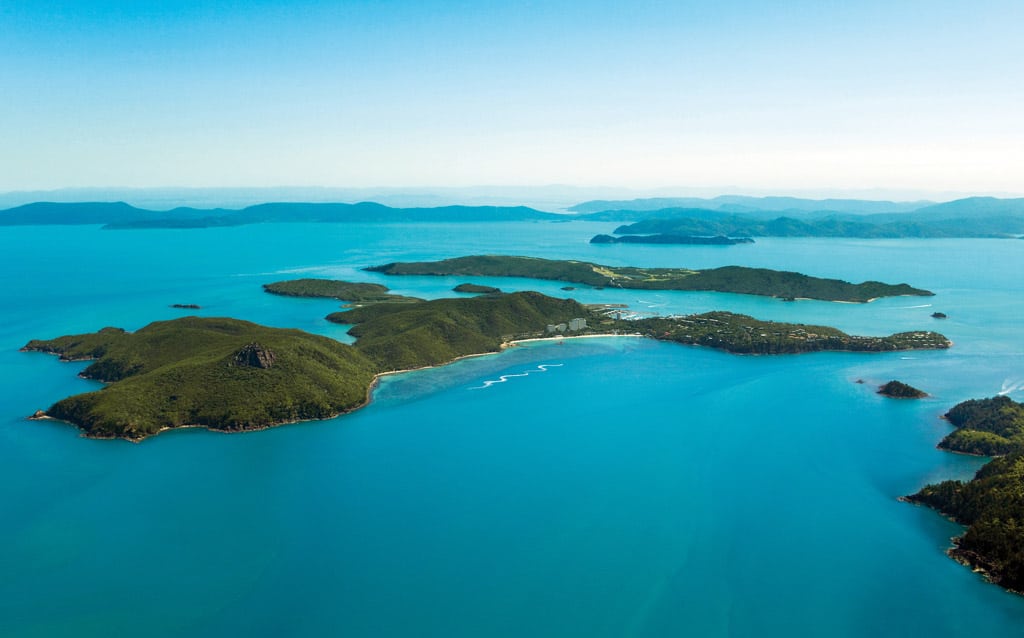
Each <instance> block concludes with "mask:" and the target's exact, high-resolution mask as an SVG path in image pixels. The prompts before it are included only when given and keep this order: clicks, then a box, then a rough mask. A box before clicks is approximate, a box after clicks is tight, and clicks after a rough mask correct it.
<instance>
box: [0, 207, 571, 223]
mask: <svg viewBox="0 0 1024 638" xmlns="http://www.w3.org/2000/svg"><path fill="white" fill-rule="evenodd" d="M564 218H565V216H564V215H555V214H552V213H542V212H540V211H538V210H535V209H533V208H527V207H525V206H441V207H437V208H391V207H389V206H384V205H382V204H376V203H373V202H363V203H359V204H303V203H272V204H258V205H256V206H248V207H246V208H243V209H241V210H228V209H224V208H210V209H203V208H175V209H172V210H169V211H153V210H147V209H145V208H136V207H134V206H130V205H128V204H125V203H124V202H112V203H101V202H94V203H88V202H87V203H54V202H37V203H34V204H25V205H24V206H17V207H15V208H10V209H8V210H5V211H0V226H24V225H87V224H102V225H103V227H104V228H107V229H130V228H208V227H218V226H242V225H245V224H260V223H272V222H276V223H289V222H307V223H308V222H328V223H339V222H458V221H466V222H481V221H543V220H549V221H550V220H560V219H564Z"/></svg>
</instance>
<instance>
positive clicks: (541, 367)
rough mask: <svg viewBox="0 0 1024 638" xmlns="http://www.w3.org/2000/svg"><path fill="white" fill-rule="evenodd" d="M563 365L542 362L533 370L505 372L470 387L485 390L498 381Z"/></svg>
mask: <svg viewBox="0 0 1024 638" xmlns="http://www.w3.org/2000/svg"><path fill="white" fill-rule="evenodd" d="M562 365H563V364H561V363H542V364H540V365H539V366H537V367H536V368H535V369H533V370H527V371H525V372H520V373H519V374H503V375H501V376H500V377H498V378H497V379H491V380H490V381H484V384H483V385H478V386H475V387H472V388H470V390H483V389H485V388H489V387H491V386H492V385H494V384H496V383H505V382H506V381H508V380H509V379H514V378H516V377H528V376H530V374H531V373H534V372H547V371H548V368H561V367H562Z"/></svg>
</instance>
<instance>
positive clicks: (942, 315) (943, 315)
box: [932, 312, 946, 319]
mask: <svg viewBox="0 0 1024 638" xmlns="http://www.w3.org/2000/svg"><path fill="white" fill-rule="evenodd" d="M932 318H933V319H945V318H946V313H944V312H933V313H932Z"/></svg>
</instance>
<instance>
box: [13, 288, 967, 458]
mask: <svg viewBox="0 0 1024 638" xmlns="http://www.w3.org/2000/svg"><path fill="white" fill-rule="evenodd" d="M850 303H855V302H850ZM621 337H628V338H633V339H653V340H654V341H662V342H668V343H679V345H683V346H690V347H699V348H709V347H710V348H711V349H713V350H721V351H722V352H725V353H726V354H731V355H741V354H750V355H752V356H760V355H761V354H762V353H740V352H733V351H730V350H728V349H725V348H716V347H714V346H709V345H707V344H698V343H692V344H687V343H681V342H674V341H671V340H668V341H666V340H664V339H658V338H656V337H652V336H649V335H645V334H642V333H639V332H630V333H588V334H578V335H560V336H552V337H529V338H526V339H511V340H509V341H504V342H502V343H500V344H499V346H498V350H494V351H490V352H474V353H470V354H465V355H460V356H458V357H455V358H453V359H450V360H448V361H445V362H442V363H438V364H434V365H427V366H421V367H418V368H407V369H402V370H386V371H383V372H377V373H375V374H374V375H373V378H372V379H371V381H370V383H369V385H368V386H367V388H366V398H365V400H364V401H363V402H362V403H360V404H358V405H356V406H354V407H351V408H349V409H346V410H342V411H339V412H337V413H336V414H333V415H330V416H325V417H311V418H300V419H291V420H288V421H280V422H277V423H271V424H267V425H260V426H253V427H245V428H239V429H226V428H218V427H211V426H209V425H203V424H182V425H176V426H164V427H161V428H159V429H158V430H157V431H156V432H154V433H152V434H147V435H146V436H143V437H140V438H132V437H127V436H98V435H93V434H90V433H89V432H88V431H87V430H85V429H84V428H82V427H81V426H79V425H78V424H77V423H74V422H71V421H65V420H63V419H59V418H57V417H53V416H50V415H49V414H47V413H45V411H44V410H39V411H37V413H35V414H33V415H31V416H29V417H26V419H27V420H44V419H46V420H53V421H60V422H63V423H68V424H69V425H72V426H74V427H76V428H78V429H79V430H80V431H81V435H82V436H83V437H84V438H90V439H103V440H110V439H123V440H125V441H130V442H132V443H140V442H142V441H144V440H146V439H148V438H150V437H153V436H157V435H159V434H161V433H163V432H167V431H170V430H181V429H192V428H196V429H204V430H208V431H210V432H220V433H224V434H238V433H242V432H258V431H261V430H269V429H271V428H276V427H279V426H282V425H290V424H293V423H301V422H303V421H327V420H330V419H335V418H337V417H339V416H343V415H345V414H350V413H352V412H355V411H356V410H360V409H362V408H364V407H366V406H368V405H369V404H370V403H372V401H373V391H374V390H375V389H376V388H377V386H378V385H379V384H380V380H381V379H382V378H384V377H387V376H390V375H396V374H403V373H406V372H417V371H420V370H429V369H432V368H440V367H442V366H446V365H449V364H452V363H455V362H456V361H460V360H462V359H469V358H472V357H483V356H488V355H495V354H501V353H502V352H504V351H505V350H507V349H509V348H514V347H516V346H518V345H519V344H524V343H544V342H553V341H558V342H563V341H565V340H566V339H607V338H621ZM950 345H952V343H951V344H950ZM21 351H23V352H42V353H44V354H50V355H54V356H57V357H58V358H59V360H60V361H62V362H70V360H68V359H64V358H63V357H61V356H60V355H59V354H58V353H56V352H50V351H46V350H41V349H28V348H22V349H21ZM812 352H818V351H809V352H806V353H785V354H810V353H812ZM836 352H842V350H836ZM849 352H854V351H849ZM763 354H782V353H763ZM95 360H96V358H95V357H92V358H82V359H75V361H95ZM78 376H80V377H81V376H82V375H81V374H79V375H78ZM82 378H84V379H89V380H93V381H97V379H90V378H89V377H82ZM100 383H109V382H105V381H100ZM38 412H43V413H44V415H39V414H38Z"/></svg>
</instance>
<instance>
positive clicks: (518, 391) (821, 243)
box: [0, 223, 1024, 636]
mask: <svg viewBox="0 0 1024 638" xmlns="http://www.w3.org/2000/svg"><path fill="white" fill-rule="evenodd" d="M607 231H608V225H606V224H584V223H564V224H552V223H519V224H501V223H498V224H416V225H359V224H351V225H342V224H338V225H330V224H323V225H316V224H291V225H287V224H284V225H262V226H250V227H240V228H226V229H204V230H151V231H117V232H114V231H102V230H100V229H98V228H95V227H20V228H18V227H15V228H5V229H4V230H3V234H2V235H0V246H2V248H3V251H4V252H3V254H4V256H5V260H4V266H3V271H2V275H3V281H4V289H3V292H4V295H3V296H4V302H3V306H2V322H0V387H2V388H3V389H2V390H0V570H2V573H3V575H4V577H3V579H0V635H4V636H63V635H76V636H91V635H96V636H99V635H103V636H106V635H110V634H145V635H151V636H177V635H190V636H214V635H223V634H225V633H240V632H245V633H248V634H251V635H255V636H275V635H299V636H303V635H308V636H318V635H323V634H337V633H343V634H345V635H349V636H409V635H417V636H479V635H488V636H522V635H536V636H564V635H590V636H625V635H628V636H664V635H678V634H689V635H702V636H726V635H728V636H782V635H786V636H788V635H807V634H814V635H822V636H862V635H865V634H868V633H872V634H881V635H892V634H897V633H899V634H906V633H908V632H913V633H922V634H924V633H927V634H929V635H933V636H958V635H963V634H964V633H966V632H967V631H972V632H975V633H978V634H984V633H992V634H995V633H996V632H1001V633H1003V634H1010V635H1012V633H1013V632H1015V631H1016V628H1017V627H1019V626H1020V623H1021V622H1022V620H1024V599H1022V598H1020V597H1017V596H1014V595H1011V594H1007V593H1005V592H1003V591H1002V590H1001V589H999V588H997V587H995V586H992V585H990V584H987V583H985V582H984V581H983V580H982V579H981V578H980V577H978V576H977V575H975V574H973V573H971V572H970V571H969V570H967V569H965V568H963V567H961V566H959V565H957V564H956V563H954V562H953V561H951V560H950V559H948V558H947V557H946V556H945V555H944V553H943V552H944V549H945V548H946V547H947V546H948V539H949V537H950V536H953V535H956V534H957V533H959V529H960V528H959V527H958V526H956V525H954V524H952V523H950V522H948V521H945V520H944V519H942V518H941V517H939V516H937V515H936V514H934V513H933V512H931V511H929V510H925V509H923V508H917V507H913V506H910V505H906V504H902V503H899V502H897V501H896V497H898V496H900V495H902V494H907V493H910V492H913V491H915V490H916V489H918V488H919V487H920V486H921V485H923V484H925V483H927V482H931V481H936V480H941V479H944V478H950V477H969V476H970V475H971V474H972V473H973V471H975V470H976V469H977V468H978V467H979V466H980V465H981V464H982V463H983V460H982V459H975V458H969V457H963V456H956V455H951V454H948V453H944V452H941V451H939V450H936V449H935V448H934V446H935V444H936V443H937V442H938V441H939V440H940V439H941V438H942V436H944V434H945V433H946V432H948V431H949V427H948V425H947V424H946V423H945V422H943V421H941V420H939V418H938V417H939V416H940V415H941V414H942V413H943V412H945V410H947V409H948V408H949V407H951V406H952V405H954V404H955V403H957V402H959V401H961V400H964V399H967V398H972V397H982V396H992V395H993V394H995V393H997V392H1000V391H1005V392H1008V393H1010V395H1011V396H1014V397H1015V398H1019V393H1018V388H1017V386H1019V385H1022V384H1024V347H1022V346H1021V340H1020V338H1019V332H1020V317H1022V316H1024V295H1022V294H1021V293H1022V292H1024V290H1022V288H1024V284H1022V283H1021V282H1020V279H1019V273H1020V272H1021V271H1022V266H1024V257H1022V250H1021V243H1020V242H1019V241H1014V240H871V241H867V240H831V239H829V240H823V239H806V240H803V239H761V240H758V242H757V243H756V244H753V245H741V246H729V247H717V246H716V247H706V246H643V245H625V244H619V245H613V246H592V245H590V244H588V243H587V241H588V240H589V238H590V237H591V236H592V235H594V234H596V233H598V232H607ZM483 253H489V254H527V255H536V256H541V257H549V258H558V259H567V258H571V259H583V260H587V261H593V262H597V263H606V264H611V265H640V266H686V267H694V268H702V267H714V266H721V265H730V264H737V265H749V266H758V267H771V268H777V269H782V270H796V271H800V272H805V273H807V274H811V275H816V276H823V277H838V278H843V279H848V280H851V281H863V280H868V279H877V280H882V281H886V282H890V283H900V282H907V283H910V284H911V285H914V286H918V287H923V288H927V289H930V290H932V291H934V292H935V293H936V296H935V297H907V298H893V299H880V300H877V301H875V302H873V303H870V304H835V303H826V302H815V301H799V302H796V303H785V302H782V301H779V300H775V299H769V298H760V297H751V296H742V295H729V294H718V293H687V292H647V291H622V290H601V291H598V290H591V289H585V288H580V289H578V290H573V291H563V290H561V287H562V286H563V285H564V284H562V283H559V282H538V281H531V280H521V279H488V278H477V279H474V280H473V281H474V282H475V283H482V284H488V285H495V286H498V287H500V288H502V289H503V290H507V291H510V290H526V289H533V290H539V291H541V292H544V293H546V294H551V295H558V296H574V297H575V298H577V299H579V300H580V301H583V302H587V303H598V302H599V303H628V304H630V305H631V306H632V307H633V308H635V309H647V310H649V311H652V312H661V313H676V312H701V311H705V310H710V309H722V310H732V311H734V312H744V313H747V314H751V315H754V316H756V317H758V318H763V319H776V320H784V321H798V322H803V323H820V324H826V325H834V326H836V327H839V328H841V329H844V330H847V331H849V332H853V333H857V334H888V333H891V332H897V331H901V330H911V329H921V328H929V329H936V330H940V331H942V332H943V333H944V334H946V335H947V336H949V337H950V338H951V339H953V341H954V342H955V345H954V347H953V348H952V349H950V350H949V351H944V352H915V353H886V354H849V353H818V354H813V355H798V356H779V357H741V356H734V355H729V354H725V353H720V352H715V351H710V350H706V349H700V348H691V347H683V346H679V345H675V344H661V343H654V342H649V341H645V340H640V339H634V338H617V339H614V338H608V339H584V340H567V341H566V342H565V343H564V344H562V345H558V344H557V343H535V344H524V345H522V346H520V347H517V348H513V349H510V350H508V351H506V352H504V353H502V354H500V355H492V356H484V357H477V358H472V359H467V360H463V361H460V362H457V363H455V364H452V365H449V366H445V367H441V368H436V369H431V370H423V371H417V372H413V373H408V374H402V375H395V376H391V377H387V378H386V379H385V380H384V381H383V382H382V383H381V385H380V387H379V388H378V389H377V390H376V391H375V393H374V398H373V402H372V404H371V405H370V406H368V407H367V408H365V409H363V410H360V411H358V412H356V413H354V414H351V415H347V416H344V417H340V418H338V419H332V420H328V421H323V422H310V423H302V424H295V425H289V426H284V427H281V428H276V429H273V430H268V431H264V432H256V433H248V434H242V435H224V434H216V433H209V432H204V431H198V430H189V431H178V432H170V433H166V434H162V435H160V436H158V437H155V438H152V439H149V440H146V441H144V442H143V443H141V444H131V443H126V442H121V441H93V440H88V439H83V438H80V437H79V436H78V434H77V432H76V431H75V430H74V429H73V428H71V427H69V426H66V425H63V424H59V423H38V422H27V421H25V420H24V416H25V415H27V414H31V413H32V412H33V411H34V410H36V409H38V408H43V407H46V406H48V405H49V404H50V403H52V402H53V401H55V400H57V399H60V398H63V397H64V396H67V395H69V394H72V393H76V392H84V391H88V390H91V389H94V388H96V387H98V384H95V383H92V382H89V381H85V380H82V379H79V378H77V377H76V376H75V374H76V373H77V371H79V370H80V369H81V368H82V367H83V364H62V363H59V362H58V361H57V360H56V359H55V358H52V357H47V356H44V355H40V354H32V353H21V352H18V351H17V349H18V348H19V347H20V346H21V345H23V344H24V343H25V342H26V341H28V340H29V339H31V338H45V337H52V336H57V335H60V334H68V333H76V332H84V331H92V330H96V329H98V328H101V327H104V326H107V325H116V326H120V327H124V328H126V329H130V330H132V329H137V328H139V327H141V326H143V325H145V324H147V323H149V322H150V321H153V320H160V319H169V318H173V317H177V316H183V315H185V314H187V313H188V312H194V313H197V314H202V315H206V316H233V317H238V318H242V319H248V320H251V321H256V322H259V323H264V324H268V325H274V326H288V327H297V328H301V329H304V330H309V331H312V332H316V333H319V334H324V335H327V336H331V337H334V338H338V339H342V340H348V337H347V335H346V334H345V330H346V328H345V327H344V326H338V325H335V324H330V323H328V322H326V321H325V320H324V319H323V317H324V316H325V315H326V314H327V313H328V312H332V311H333V310H336V309H337V305H338V304H337V302H334V301H322V300H297V299H289V298H282V297H275V296H272V295H268V294H265V293H263V292H262V290H261V284H263V283H268V282H270V281H275V280H280V279H286V278H293V277H298V276H317V277H336V278H343V279H356V280H360V281H375V282H379V283H383V284H385V285H387V286H389V287H390V288H392V289H393V290H394V291H395V292H397V293H399V294H408V295H416V296H423V297H431V298H433V297H440V296H448V295H451V294H453V293H451V292H450V289H451V287H453V286H454V285H455V284H457V283H462V282H463V281H464V279H462V278H428V277H397V278H396V277H386V276H383V275H379V274H376V273H367V272H364V271H362V270H361V268H363V267H365V266H369V265H376V264H380V263H386V262H389V261H398V260H403V261H404V260H421V259H439V258H445V257H453V256H459V255H465V254H483ZM173 303H195V304H199V305H201V306H202V309H201V310H198V311H182V310H177V309H173V308H170V307H169V306H170V304H173ZM934 311H942V312H946V313H947V314H948V315H949V319H947V320H944V321H937V320H934V319H932V318H931V317H930V315H931V313H932V312H934ZM502 378H504V379H505V380H504V381H501V379H502ZM893 378H895V379H900V380H903V381H906V382H908V383H911V384H912V385H914V386H916V387H920V388H922V389H924V390H926V391H928V392H929V393H930V394H931V395H932V396H931V397H930V398H928V399H925V400H922V401H917V402H900V401H892V400H887V399H883V398H881V397H879V396H878V395H876V394H875V393H874V390H875V389H876V387H877V385H879V384H881V383H884V382H885V381H888V380H889V379H893ZM857 380H863V381H864V382H865V383H862V384H858V383H856V381H857ZM488 382H493V383H488Z"/></svg>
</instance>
